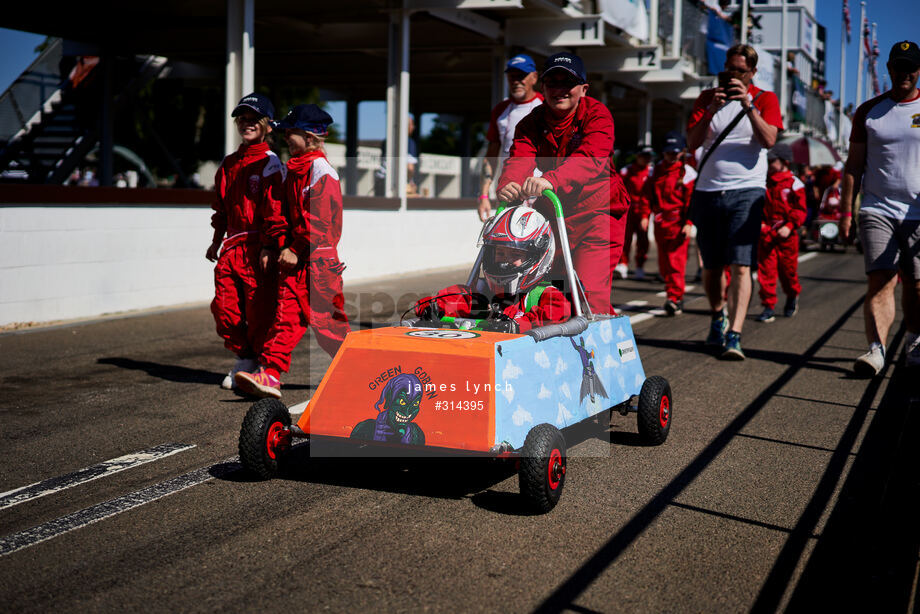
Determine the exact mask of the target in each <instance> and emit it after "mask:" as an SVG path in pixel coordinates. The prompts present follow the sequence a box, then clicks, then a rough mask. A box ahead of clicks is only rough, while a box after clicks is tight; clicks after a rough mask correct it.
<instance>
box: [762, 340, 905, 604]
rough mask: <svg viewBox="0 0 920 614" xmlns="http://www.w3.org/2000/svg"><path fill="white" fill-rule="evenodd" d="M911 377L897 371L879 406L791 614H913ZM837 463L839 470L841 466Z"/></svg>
mask: <svg viewBox="0 0 920 614" xmlns="http://www.w3.org/2000/svg"><path fill="white" fill-rule="evenodd" d="M902 330H903V329H902ZM892 347H896V346H894V345H893V346H892ZM913 371H915V372H913V373H911V372H910V371H909V370H908V369H907V368H906V367H902V366H897V367H895V368H894V374H893V376H892V378H891V382H890V384H889V386H888V389H887V390H886V391H885V396H884V397H883V398H882V400H881V401H880V402H879V403H878V405H877V406H880V407H883V408H884V411H876V412H875V413H874V415H873V416H872V421H871V422H870V423H869V427H868V429H867V430H866V434H865V437H864V438H863V440H862V443H861V444H860V447H859V451H858V454H857V455H856V459H855V461H854V462H853V467H852V469H851V470H850V472H849V474H848V475H847V479H846V481H845V482H844V484H843V488H842V490H841V492H840V496H839V497H838V498H837V503H836V505H835V506H834V508H833V510H832V511H831V513H830V516H829V517H828V520H827V525H826V526H825V528H824V531H823V532H822V535H821V537H820V539H819V541H818V543H817V545H816V546H815V550H814V552H813V553H812V555H811V557H810V558H809V560H808V564H807V565H806V567H805V569H804V571H803V572H802V576H801V578H800V579H799V581H798V583H797V585H796V587H795V590H794V592H793V593H792V597H791V600H790V602H789V608H788V610H787V611H790V612H798V611H806V610H807V611H813V610H814V608H813V606H814V604H816V603H820V604H821V607H822V609H824V610H826V611H835V610H836V611H870V610H871V611H876V612H907V611H909V606H910V602H911V598H912V592H913V590H914V582H915V575H916V571H917V563H918V556H917V555H918V550H920V523H918V522H917V500H918V499H917V497H918V476H917V471H918V468H920V401H918V400H916V399H915V400H911V398H910V397H911V391H912V390H913V391H914V394H915V395H916V390H917V388H916V384H915V382H916V379H917V376H918V375H920V374H918V373H916V371H917V370H916V369H913ZM881 380H882V377H877V378H875V380H874V381H873V385H872V386H870V388H869V390H867V392H866V394H865V395H864V396H863V398H862V399H861V400H860V403H859V406H858V409H857V412H858V413H862V414H863V415H865V414H866V413H868V412H869V411H870V410H871V409H872V405H873V403H874V401H875V399H874V395H870V392H874V390H873V389H877V387H878V386H877V385H876V384H877V383H880V382H881ZM836 460H837V461H838V462H837V464H838V465H841V464H842V462H843V459H836ZM841 469H842V467H841ZM830 477H831V478H832V479H831V480H829V483H827V484H823V482H822V486H823V490H824V491H830V490H831V489H833V488H834V486H835V484H836V481H837V480H836V479H833V478H836V477H837V476H836V475H835V474H832V475H831V476H830ZM821 490H822V489H820V488H819V491H816V493H815V496H816V497H817V496H819V493H820V491H821ZM823 494H825V495H829V492H827V493H823ZM825 498H826V496H825ZM800 522H801V521H800ZM780 561H782V559H780ZM778 564H779V563H778ZM790 564H792V561H788V562H787V563H786V565H787V566H788V565H790ZM783 571H784V570H782V569H780V570H777V572H783ZM783 575H786V574H785V573H784V574H783ZM914 605H915V609H914V611H917V609H916V607H917V604H914Z"/></svg>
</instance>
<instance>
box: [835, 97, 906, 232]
mask: <svg viewBox="0 0 920 614" xmlns="http://www.w3.org/2000/svg"><path fill="white" fill-rule="evenodd" d="M850 142H853V143H865V144H866V166H865V170H864V172H863V181H862V188H863V198H862V204H861V205H860V210H861V211H872V212H875V213H878V214H880V215H884V216H886V217H891V218H895V219H898V220H911V221H914V220H920V95H918V96H917V97H916V98H914V99H913V100H909V101H904V102H900V103H898V102H895V101H894V100H892V99H891V98H890V97H889V96H888V94H887V93H885V94H883V95H881V96H878V97H876V98H873V99H872V100H870V101H868V102H866V103H864V104H863V105H862V106H860V107H859V108H858V109H857V110H856V114H855V116H854V117H853V131H852V133H851V136H850Z"/></svg>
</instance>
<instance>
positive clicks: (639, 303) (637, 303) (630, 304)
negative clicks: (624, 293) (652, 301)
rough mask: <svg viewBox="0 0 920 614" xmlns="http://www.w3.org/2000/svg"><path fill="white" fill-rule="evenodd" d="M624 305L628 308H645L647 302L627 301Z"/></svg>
mask: <svg viewBox="0 0 920 614" xmlns="http://www.w3.org/2000/svg"><path fill="white" fill-rule="evenodd" d="M626 304H627V305H629V306H630V307H645V306H646V305H648V301H629V302H627V303H626Z"/></svg>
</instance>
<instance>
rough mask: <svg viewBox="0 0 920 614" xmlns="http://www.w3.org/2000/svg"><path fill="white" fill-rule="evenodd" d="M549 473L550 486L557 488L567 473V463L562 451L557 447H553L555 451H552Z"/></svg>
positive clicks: (548, 466) (548, 467)
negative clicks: (564, 460) (563, 458)
mask: <svg viewBox="0 0 920 614" xmlns="http://www.w3.org/2000/svg"><path fill="white" fill-rule="evenodd" d="M547 473H548V475H547V477H548V478H549V487H550V488H551V489H553V490H556V489H557V488H559V483H560V482H562V477H563V476H564V475H565V463H564V462H563V460H562V453H561V452H560V451H559V450H558V449H557V448H553V451H552V452H550V455H549V464H548V465H547Z"/></svg>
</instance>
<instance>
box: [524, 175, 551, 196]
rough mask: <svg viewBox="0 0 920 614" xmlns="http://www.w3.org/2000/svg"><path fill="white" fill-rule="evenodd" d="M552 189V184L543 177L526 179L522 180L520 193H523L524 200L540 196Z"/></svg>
mask: <svg viewBox="0 0 920 614" xmlns="http://www.w3.org/2000/svg"><path fill="white" fill-rule="evenodd" d="M552 189H553V184H551V183H550V182H549V180H548V179H544V178H543V177H528V178H527V179H525V180H524V185H523V187H522V188H521V191H522V192H523V193H524V197H525V198H530V197H531V196H542V195H543V192H544V191H546V190H552Z"/></svg>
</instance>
